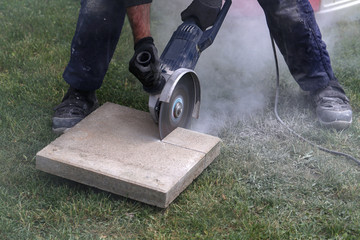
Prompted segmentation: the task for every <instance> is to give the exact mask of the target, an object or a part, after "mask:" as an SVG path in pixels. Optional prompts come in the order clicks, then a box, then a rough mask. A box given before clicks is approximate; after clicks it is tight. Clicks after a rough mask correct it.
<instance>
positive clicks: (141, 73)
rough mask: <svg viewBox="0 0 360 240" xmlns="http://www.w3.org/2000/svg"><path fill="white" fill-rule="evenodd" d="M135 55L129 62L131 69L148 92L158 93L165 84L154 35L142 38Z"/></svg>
mask: <svg viewBox="0 0 360 240" xmlns="http://www.w3.org/2000/svg"><path fill="white" fill-rule="evenodd" d="M134 50H135V53H134V56H133V57H132V58H131V60H130V62H129V71H130V72H131V73H132V74H134V76H135V77H137V79H139V80H140V82H141V83H142V85H143V88H144V90H145V91H146V92H148V93H150V94H158V93H160V92H161V90H162V88H163V87H164V84H165V79H164V78H163V77H162V75H161V69H160V59H159V56H158V52H157V49H156V47H155V45H154V39H153V38H152V37H146V38H143V39H140V40H139V41H138V42H137V43H136V44H135V46H134Z"/></svg>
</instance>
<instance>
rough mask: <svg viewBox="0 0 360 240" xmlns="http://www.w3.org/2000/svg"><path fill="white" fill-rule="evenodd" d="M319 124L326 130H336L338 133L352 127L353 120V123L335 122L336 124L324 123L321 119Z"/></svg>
mask: <svg viewBox="0 0 360 240" xmlns="http://www.w3.org/2000/svg"><path fill="white" fill-rule="evenodd" d="M319 123H320V125H321V126H323V127H325V128H334V129H336V130H338V131H341V130H344V129H347V128H349V127H350V126H351V123H352V119H351V121H350V122H349V121H334V122H323V121H321V120H320V119H319Z"/></svg>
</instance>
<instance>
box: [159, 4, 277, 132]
mask: <svg viewBox="0 0 360 240" xmlns="http://www.w3.org/2000/svg"><path fill="white" fill-rule="evenodd" d="M236 1H240V0H236ZM254 2H255V5H256V6H255V7H257V9H256V10H251V11H253V12H246V11H244V9H241V4H238V3H239V2H237V3H236V4H234V1H233V5H232V6H231V8H230V10H229V13H228V15H227V16H226V18H225V21H224V23H223V25H222V28H221V29H220V31H219V33H218V35H217V37H216V39H215V41H214V43H213V44H212V45H211V46H210V47H209V48H208V49H206V50H205V51H204V52H203V53H202V54H201V56H200V59H199V61H198V63H197V66H196V68H195V72H196V73H197V75H198V77H199V79H200V84H201V110H200V118H199V119H198V120H194V121H193V123H192V128H193V129H194V130H197V131H200V132H204V133H210V134H217V132H218V131H219V130H220V129H222V128H223V127H224V126H226V124H230V123H232V122H236V121H238V120H239V119H243V118H245V117H248V116H249V115H251V114H254V113H256V112H261V111H262V110H263V109H264V107H265V106H266V105H267V104H268V101H269V97H268V95H269V93H271V92H272V91H274V90H273V89H270V88H269V85H270V83H269V81H271V80H272V79H273V76H270V75H271V74H272V75H273V74H274V64H273V55H272V49H271V42H270V37H269V33H268V28H267V25H266V21H265V17H264V14H263V13H262V11H261V9H260V7H259V6H258V4H257V2H256V1H254ZM190 3H191V0H188V1H169V0H156V1H153V4H152V11H153V14H154V15H155V16H156V23H155V25H156V27H154V28H153V35H154V37H155V41H156V44H157V47H158V49H159V52H160V53H161V52H162V50H163V49H164V47H165V45H166V43H167V42H168V41H169V39H170V37H171V35H172V33H173V32H174V31H175V30H176V28H177V26H178V25H180V24H181V23H182V22H181V18H180V13H181V11H182V10H184V9H185V8H186V7H187V6H188V5H189V4H190ZM259 9H260V10H259ZM249 15H250V16H249Z"/></svg>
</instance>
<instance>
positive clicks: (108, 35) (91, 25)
mask: <svg viewBox="0 0 360 240" xmlns="http://www.w3.org/2000/svg"><path fill="white" fill-rule="evenodd" d="M123 4H124V3H123V1H119V0H82V1H81V9H80V12H79V18H78V22H77V26H76V31H75V35H74V37H73V40H72V43H71V57H70V61H69V63H68V66H67V67H66V69H65V71H64V74H63V77H64V79H65V81H66V82H67V83H69V84H70V85H71V86H72V87H73V88H76V89H79V90H83V91H90V90H96V89H98V88H100V86H101V84H102V81H103V79H104V76H105V74H106V71H107V69H108V66H109V63H110V60H111V58H112V56H113V54H114V51H115V48H116V45H117V43H118V40H119V37H120V33H121V29H122V27H123V24H124V19H125V15H126V9H125V7H124V6H123Z"/></svg>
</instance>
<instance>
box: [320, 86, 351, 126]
mask: <svg viewBox="0 0 360 240" xmlns="http://www.w3.org/2000/svg"><path fill="white" fill-rule="evenodd" d="M313 98H314V101H315V104H316V114H317V117H318V119H319V122H320V124H321V125H323V126H325V127H329V128H335V129H337V130H343V129H346V128H348V127H349V126H350V125H351V123H352V110H351V106H350V103H349V99H348V98H347V97H346V95H345V92H344V90H343V88H342V87H341V86H340V84H339V83H338V81H335V80H333V81H330V84H329V86H327V87H326V88H324V89H321V90H318V91H316V92H315V93H314V94H313Z"/></svg>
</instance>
